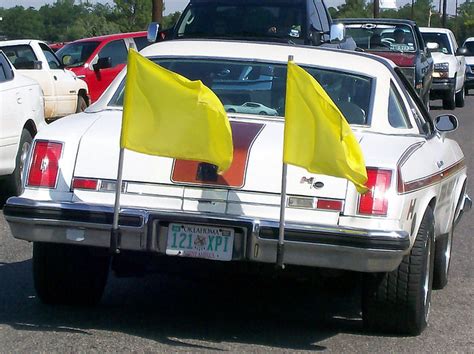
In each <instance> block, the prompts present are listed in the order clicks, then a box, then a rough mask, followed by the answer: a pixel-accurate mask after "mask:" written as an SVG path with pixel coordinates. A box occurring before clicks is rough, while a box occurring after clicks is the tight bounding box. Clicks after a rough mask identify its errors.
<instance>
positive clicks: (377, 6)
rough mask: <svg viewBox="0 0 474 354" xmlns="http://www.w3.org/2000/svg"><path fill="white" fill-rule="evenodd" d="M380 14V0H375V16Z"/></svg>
mask: <svg viewBox="0 0 474 354" xmlns="http://www.w3.org/2000/svg"><path fill="white" fill-rule="evenodd" d="M379 14H380V3H379V0H374V18H378V17H379Z"/></svg>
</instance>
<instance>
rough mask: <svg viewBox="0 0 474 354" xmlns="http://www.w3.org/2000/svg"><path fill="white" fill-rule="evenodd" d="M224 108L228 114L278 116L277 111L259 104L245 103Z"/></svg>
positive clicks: (227, 105)
mask: <svg viewBox="0 0 474 354" xmlns="http://www.w3.org/2000/svg"><path fill="white" fill-rule="evenodd" d="M224 108H225V110H226V112H228V113H246V114H260V115H262V116H265V115H268V116H276V115H277V114H278V112H277V110H276V109H273V108H270V107H267V106H265V105H263V104H261V103H257V102H245V103H243V104H241V105H235V104H234V105H231V104H226V105H224Z"/></svg>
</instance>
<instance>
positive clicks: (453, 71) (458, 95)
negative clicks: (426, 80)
mask: <svg viewBox="0 0 474 354" xmlns="http://www.w3.org/2000/svg"><path fill="white" fill-rule="evenodd" d="M420 31H421V35H422V36H423V39H424V41H425V43H426V45H427V47H428V49H430V51H431V55H432V57H433V61H434V72H433V83H432V86H431V91H430V99H442V100H443V108H445V109H454V108H455V107H464V97H465V89H464V88H465V87H464V82H465V80H466V60H465V59H464V55H465V54H466V52H467V51H466V49H465V48H464V47H459V46H458V43H457V41H456V37H455V36H454V34H453V32H451V31H450V30H449V29H447V28H433V27H421V28H420Z"/></svg>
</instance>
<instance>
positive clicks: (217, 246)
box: [166, 223, 235, 261]
mask: <svg viewBox="0 0 474 354" xmlns="http://www.w3.org/2000/svg"><path fill="white" fill-rule="evenodd" d="M234 236H235V230H234V229H232V228H228V227H220V226H208V225H196V224H187V223H170V224H169V226H168V233H167V243H166V254H167V255H169V256H180V257H189V258H201V259H210V260H215V261H231V260H232V253H233V249H234Z"/></svg>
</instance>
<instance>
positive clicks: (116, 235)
mask: <svg viewBox="0 0 474 354" xmlns="http://www.w3.org/2000/svg"><path fill="white" fill-rule="evenodd" d="M123 155H124V148H120V154H119V163H118V170H117V182H116V184H115V204H114V219H113V222H112V230H111V232H110V252H111V253H113V254H117V253H120V237H121V235H120V228H119V211H120V194H121V193H122V171H123Z"/></svg>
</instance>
